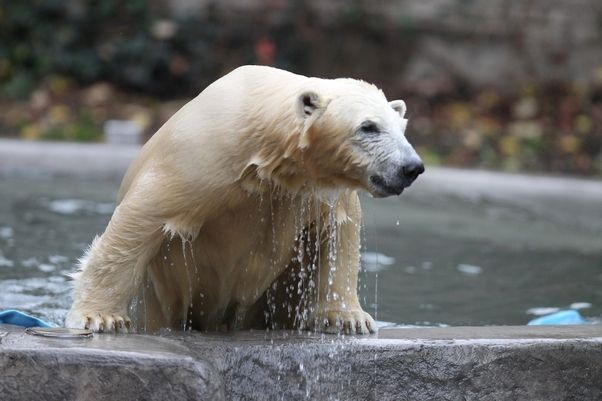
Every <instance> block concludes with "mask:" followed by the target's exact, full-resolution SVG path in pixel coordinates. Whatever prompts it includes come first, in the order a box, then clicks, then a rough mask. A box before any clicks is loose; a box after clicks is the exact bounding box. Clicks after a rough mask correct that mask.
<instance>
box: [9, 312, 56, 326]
mask: <svg viewBox="0 0 602 401" xmlns="http://www.w3.org/2000/svg"><path fill="white" fill-rule="evenodd" d="M2 323H4V324H12V325H15V326H22V327H52V326H51V325H50V324H49V323H46V322H45V321H43V320H42V319H38V318H37V317H34V316H30V315H28V314H27V313H23V312H19V311H18V310H14V309H8V310H4V311H0V324H2Z"/></svg>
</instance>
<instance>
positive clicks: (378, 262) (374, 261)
mask: <svg viewBox="0 0 602 401" xmlns="http://www.w3.org/2000/svg"><path fill="white" fill-rule="evenodd" d="M393 264H395V258H393V257H391V256H387V255H385V254H382V253H378V252H362V266H363V268H364V269H365V270H366V271H368V272H371V273H374V272H379V271H382V270H385V269H387V268H388V267H389V266H392V265H393Z"/></svg>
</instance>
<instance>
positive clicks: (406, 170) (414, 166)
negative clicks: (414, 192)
mask: <svg viewBox="0 0 602 401" xmlns="http://www.w3.org/2000/svg"><path fill="white" fill-rule="evenodd" d="M401 173H402V175H403V178H404V179H405V180H407V181H409V182H412V181H414V180H415V179H416V178H417V177H418V176H419V175H420V174H422V173H424V164H422V162H421V161H416V162H410V163H408V164H406V165H405V166H403V167H402V168H401Z"/></svg>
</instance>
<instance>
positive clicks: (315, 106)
mask: <svg viewBox="0 0 602 401" xmlns="http://www.w3.org/2000/svg"><path fill="white" fill-rule="evenodd" d="M329 103H330V100H327V99H324V98H323V97H322V96H320V95H318V94H317V93H316V92H313V91H307V92H303V93H301V95H299V98H298V99H297V114H298V115H299V117H300V118H302V121H303V128H302V129H301V132H300V133H299V134H300V135H299V143H298V146H299V147H300V148H301V149H305V148H307V147H308V146H309V143H310V142H311V138H310V133H309V131H310V127H311V126H312V125H313V123H314V122H315V121H316V120H317V119H318V118H319V117H320V116H321V115H322V113H324V110H326V107H328V104H329Z"/></svg>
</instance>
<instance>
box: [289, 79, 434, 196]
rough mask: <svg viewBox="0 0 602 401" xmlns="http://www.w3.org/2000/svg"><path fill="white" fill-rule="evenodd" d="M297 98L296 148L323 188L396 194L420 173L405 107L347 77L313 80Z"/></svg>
mask: <svg viewBox="0 0 602 401" xmlns="http://www.w3.org/2000/svg"><path fill="white" fill-rule="evenodd" d="M313 82H314V84H315V86H314V87H311V85H310V88H309V89H308V88H304V90H303V91H301V93H300V94H299V95H298V98H297V105H296V108H297V115H298V117H299V118H300V119H302V121H303V129H302V131H301V134H300V137H299V139H298V141H299V142H298V146H299V147H300V148H302V149H304V152H303V154H304V157H303V159H304V164H305V168H306V169H308V173H309V174H310V175H311V176H313V178H314V179H315V180H316V181H318V183H319V184H320V186H324V187H340V186H350V187H356V188H357V187H360V188H363V189H366V190H367V191H368V192H370V194H372V195H373V196H375V197H386V196H391V195H399V194H401V193H402V192H403V190H404V188H406V187H408V186H410V185H411V184H412V182H413V181H414V180H415V179H416V178H417V177H418V175H420V174H422V173H423V172H424V165H423V164H422V160H421V159H420V157H419V156H418V154H417V153H416V151H415V150H414V148H413V147H412V145H410V143H409V142H408V140H407V139H406V137H405V128H406V124H407V120H406V119H405V118H404V116H405V112H406V105H405V103H404V102H403V101H402V100H394V101H391V102H389V101H387V99H386V97H385V95H384V94H383V92H382V91H381V90H379V89H378V88H376V87H375V86H373V85H370V84H368V83H365V82H363V81H357V80H353V79H346V78H345V79H335V80H321V79H315V80H313Z"/></svg>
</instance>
